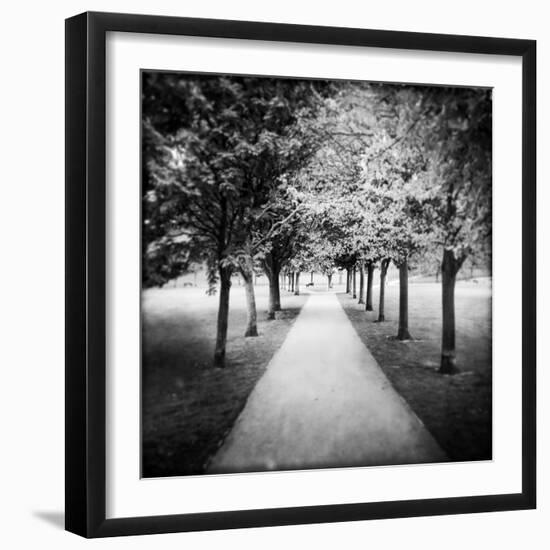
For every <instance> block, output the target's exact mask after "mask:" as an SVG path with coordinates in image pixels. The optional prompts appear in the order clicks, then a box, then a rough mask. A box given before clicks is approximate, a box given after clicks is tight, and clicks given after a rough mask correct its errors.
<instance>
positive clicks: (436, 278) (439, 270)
mask: <svg viewBox="0 0 550 550" xmlns="http://www.w3.org/2000/svg"><path fill="white" fill-rule="evenodd" d="M440 273H441V264H440V265H438V266H437V271H436V272H435V282H436V283H439V274H440Z"/></svg>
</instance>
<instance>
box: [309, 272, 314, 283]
mask: <svg viewBox="0 0 550 550" xmlns="http://www.w3.org/2000/svg"><path fill="white" fill-rule="evenodd" d="M313 273H314V272H313V271H312V272H311V280H310V281H309V282H310V283H311V284H313Z"/></svg>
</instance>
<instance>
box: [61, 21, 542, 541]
mask: <svg viewBox="0 0 550 550" xmlns="http://www.w3.org/2000/svg"><path fill="white" fill-rule="evenodd" d="M535 76H536V44H535V42H534V41H531V40H515V39H514V40H512V39H505V38H485V37H472V36H449V35H435V34H420V33H409V32H397V31H381V30H364V29H350V28H331V27H312V26H300V25H287V24H271V23H254V22H243V21H222V20H206V19H188V18H175V17H157V16H144V15H125V14H112V13H84V14H81V15H77V16H75V17H72V18H70V19H68V20H67V21H66V254H67V260H66V266H67V271H66V528H67V530H69V531H72V532H74V533H77V534H79V535H82V536H85V537H106V536H116V535H130V534H153V533H165V532H175V531H192V530H210V529H230V528H243V527H258V526H273V525H287V524H297V523H320V522H339V521H352V520H365V519H373V518H399V517H410V516H422V515H424V516H425V515H438V514H457V513H473V512H489V511H500V510H519V509H529V508H534V507H535V493H536V490H535V471H536V467H535V459H536V448H535V433H536V431H535V410H536V407H535V396H536V393H535V366H536V364H535V363H536V351H535V350H536V341H535V340H536V336H535V334H536V331H535V322H536V321H535V319H536V315H535V313H536V312H535V305H536V295H535V288H536V284H535V283H536V280H535V277H536V275H535V272H536V270H535V249H536V246H535V244H536V235H535V212H536V209H535V182H536V173H535V170H536V158H535V155H536V126H535V113H536V85H535Z"/></svg>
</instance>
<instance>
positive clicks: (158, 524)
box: [65, 12, 536, 537]
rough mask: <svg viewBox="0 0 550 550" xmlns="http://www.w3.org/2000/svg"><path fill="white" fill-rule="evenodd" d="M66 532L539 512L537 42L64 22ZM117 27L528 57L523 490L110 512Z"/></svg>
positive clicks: (80, 19) (107, 20)
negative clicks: (108, 246) (110, 163)
mask: <svg viewBox="0 0 550 550" xmlns="http://www.w3.org/2000/svg"><path fill="white" fill-rule="evenodd" d="M65 27H66V54H65V65H66V79H65V102H66V121H65V128H66V129H65V132H66V145H65V158H66V160H65V163H66V164H65V167H66V176H65V185H66V268H65V272H66V273H65V276H66V333H65V337H66V344H65V346H66V365H65V379H66V382H65V385H66V402H65V412H66V420H65V430H66V448H65V461H66V477H65V506H66V510H65V522H66V529H67V530H68V531H72V532H74V533H76V534H79V535H82V536H84V537H107V536H119V535H137V534H152V533H168V532H177V531H198V530H212V529H234V528H244V527H260V526H274V525H290V524H298V523H301V524H305V523H323V522H340V521H356V520H366V519H382V518H399V517H413V516H427V515H441V514H462V513H474V512H491V511H504V510H523V509H532V508H535V506H536V217H535V216H536V206H535V204H536V203H535V201H536V42H535V41H533V40H517V39H506V38H486V37H471V36H456V35H438V34H424V33H411V32H397V31H380V30H364V29H351V28H334V27H313V26H303V25H288V24H277V23H254V22H246V21H224V20H212V19H189V18H177V17H163V16H146V15H129V14H115V13H95V12H88V13H83V14H80V15H77V16H74V17H71V18H69V19H67V20H66V26H65ZM109 31H120V32H135V33H151V34H174V35H189V36H208V37H216V38H241V39H249V40H274V41H284V42H298V43H317V44H333V45H354V46H371V47H381V48H397V49H407V50H430V51H448V52H458V53H483V54H494V55H512V56H520V57H521V58H522V62H523V121H522V138H523V142H522V156H523V166H522V185H523V191H522V193H523V196H522V197H523V204H522V215H523V220H522V230H523V235H522V238H523V243H522V260H523V268H522V275H523V289H522V299H523V304H522V309H523V311H522V315H523V317H522V322H523V325H522V327H523V333H522V337H523V342H522V346H523V347H522V361H523V362H522V383H523V385H522V400H523V403H522V414H523V416H522V430H523V431H522V491H521V492H520V493H517V494H501V495H487V496H471V497H458V498H439V499H422V500H406V501H393V502H367V503H361V504H344V505H320V506H307V507H295V508H282V509H281V508H278V509H259V510H247V511H227V512H215V513H194V514H181V515H168V516H152V517H128V518H120V519H106V517H105V497H106V487H105V311H106V308H105V38H106V33H107V32H109Z"/></svg>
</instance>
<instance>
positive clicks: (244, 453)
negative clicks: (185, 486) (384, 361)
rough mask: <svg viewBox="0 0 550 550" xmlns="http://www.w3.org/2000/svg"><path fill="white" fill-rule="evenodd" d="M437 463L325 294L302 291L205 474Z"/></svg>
mask: <svg viewBox="0 0 550 550" xmlns="http://www.w3.org/2000/svg"><path fill="white" fill-rule="evenodd" d="M444 460H446V457H445V454H444V453H443V451H442V450H441V448H440V447H439V445H438V444H437V443H436V442H435V440H434V439H433V437H432V436H431V434H430V433H429V432H428V431H427V429H426V428H425V426H424V425H423V424H422V423H421V421H420V420H419V419H418V417H417V416H416V415H415V414H414V413H413V412H412V411H411V409H410V408H409V407H408V405H407V404H406V403H405V402H404V401H403V399H402V398H401V397H400V396H399V395H398V394H397V392H396V391H395V390H394V389H393V387H392V386H391V384H390V382H389V381H388V379H387V378H386V376H385V375H384V374H383V372H382V371H381V370H380V367H379V366H378V364H377V362H376V360H375V359H374V357H373V356H372V355H371V353H370V352H369V350H368V349H367V348H366V347H365V346H364V344H363V343H362V341H361V340H360V338H359V336H358V335H357V333H356V332H355V329H354V328H353V326H352V324H351V322H350V321H349V319H348V318H347V316H346V314H345V312H344V310H343V309H342V306H341V305H340V303H339V302H338V299H337V297H336V295H335V294H333V293H326V294H312V295H310V296H309V298H308V300H307V302H306V304H305V305H304V307H303V308H302V311H301V312H300V315H299V316H298V318H297V319H296V322H295V324H294V326H293V327H292V329H291V330H290V332H289V334H288V336H287V338H286V340H285V341H284V343H283V345H282V346H281V348H280V349H279V351H278V352H277V353H276V354H275V355H274V357H273V358H272V360H271V362H270V364H269V365H268V368H267V370H266V372H265V374H264V375H263V377H262V378H261V379H260V380H259V382H258V383H257V385H256V387H255V388H254V390H253V391H252V393H251V394H250V396H249V398H248V401H247V404H246V406H245V408H244V409H243V411H242V412H241V414H240V416H239V417H238V419H237V421H236V423H235V425H234V426H233V428H232V430H231V432H230V433H229V435H228V437H227V438H226V440H225V442H224V444H223V445H222V447H221V448H220V449H219V451H218V453H217V454H216V455H215V456H214V458H213V459H212V461H211V463H210V465H209V468H208V472H209V473H228V472H252V471H264V470H287V469H304V468H322V467H345V466H372V465H383V464H406V463H420V462H440V461H444Z"/></svg>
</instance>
